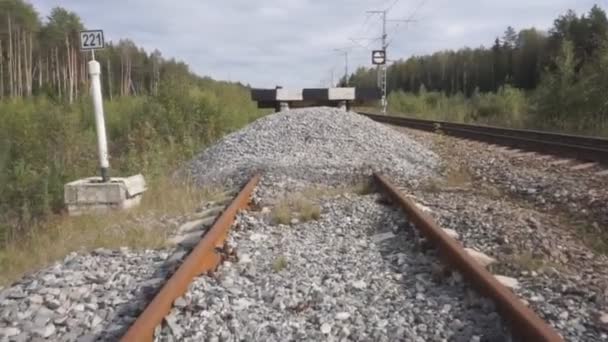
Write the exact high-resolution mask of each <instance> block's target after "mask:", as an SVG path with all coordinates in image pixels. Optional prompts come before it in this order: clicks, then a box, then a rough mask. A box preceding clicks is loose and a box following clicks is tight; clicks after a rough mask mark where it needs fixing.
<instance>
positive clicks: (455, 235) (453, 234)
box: [442, 228, 460, 240]
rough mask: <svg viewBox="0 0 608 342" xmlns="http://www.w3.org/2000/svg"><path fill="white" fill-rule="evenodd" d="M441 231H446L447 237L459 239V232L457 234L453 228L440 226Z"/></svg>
mask: <svg viewBox="0 0 608 342" xmlns="http://www.w3.org/2000/svg"><path fill="white" fill-rule="evenodd" d="M442 230H443V232H444V233H446V234H447V235H448V236H449V237H451V238H453V239H456V240H458V239H460V234H458V232H457V231H455V230H454V229H450V228H442Z"/></svg>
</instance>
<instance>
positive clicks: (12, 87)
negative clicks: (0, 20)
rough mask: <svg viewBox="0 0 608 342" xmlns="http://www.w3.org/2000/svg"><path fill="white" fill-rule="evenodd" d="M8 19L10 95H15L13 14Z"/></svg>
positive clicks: (8, 15)
mask: <svg viewBox="0 0 608 342" xmlns="http://www.w3.org/2000/svg"><path fill="white" fill-rule="evenodd" d="M6 16H7V20H8V85H9V87H10V96H11V97H13V96H15V68H14V63H15V61H14V58H13V25H12V20H11V15H10V14H7V15H6Z"/></svg>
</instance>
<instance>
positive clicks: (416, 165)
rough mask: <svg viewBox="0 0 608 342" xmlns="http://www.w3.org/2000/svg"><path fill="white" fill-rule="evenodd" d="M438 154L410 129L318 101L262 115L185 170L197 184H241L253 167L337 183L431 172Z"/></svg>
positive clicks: (300, 177)
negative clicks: (410, 133)
mask: <svg viewBox="0 0 608 342" xmlns="http://www.w3.org/2000/svg"><path fill="white" fill-rule="evenodd" d="M436 165H437V157H436V156H435V154H433V153H432V152H430V151H429V150H427V149H426V148H424V147H422V146H421V145H419V144H418V143H416V142H415V141H413V140H411V139H409V138H408V137H407V135H404V134H402V133H399V132H396V131H394V130H392V129H390V128H388V127H386V126H384V125H382V124H379V123H377V122H374V121H372V120H370V119H368V118H366V117H363V116H361V115H358V114H356V113H354V112H345V111H342V110H339V109H335V108H327V107H318V108H302V109H295V110H290V111H284V112H280V113H277V114H273V115H269V116H266V117H263V118H261V119H259V120H257V121H255V122H254V123H252V124H250V125H249V126H247V127H245V128H244V129H242V130H240V131H238V132H235V133H232V134H230V135H228V136H226V137H224V138H223V139H222V140H220V141H219V142H218V143H217V144H216V145H214V146H212V147H210V148H209V149H207V150H205V151H203V152H202V153H201V154H200V155H198V156H197V157H196V158H195V159H194V160H193V161H192V162H191V164H190V165H189V167H188V169H187V173H188V174H189V176H191V177H192V178H193V179H194V180H196V181H197V182H198V183H199V184H209V183H225V182H228V183H229V184H230V183H232V184H240V183H242V182H243V181H245V180H246V179H247V177H248V176H249V175H250V174H251V173H252V172H254V171H255V170H259V171H264V172H266V173H270V174H274V175H285V176H288V177H290V178H295V179H299V180H306V181H310V182H314V183H323V184H338V183H343V182H345V181H348V180H352V179H354V178H357V177H359V178H360V177H362V176H369V174H370V173H371V172H372V171H381V172H385V173H387V174H390V175H393V176H399V177H400V178H401V179H413V178H416V177H417V176H420V175H422V174H425V175H428V174H429V173H432V172H431V171H432V170H433V169H434V168H435V166H436Z"/></svg>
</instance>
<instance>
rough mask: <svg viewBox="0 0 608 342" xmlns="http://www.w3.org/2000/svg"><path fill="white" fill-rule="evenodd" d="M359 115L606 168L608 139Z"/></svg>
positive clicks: (369, 114) (383, 121)
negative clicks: (601, 165) (593, 163)
mask: <svg viewBox="0 0 608 342" xmlns="http://www.w3.org/2000/svg"><path fill="white" fill-rule="evenodd" d="M359 114H361V115H365V116H367V117H368V118H370V119H372V120H375V121H378V122H382V123H388V124H392V125H396V126H403V127H410V128H414V129H419V130H424V131H430V132H434V131H437V130H441V131H442V132H443V133H445V134H447V135H452V136H455V137H459V138H466V139H472V140H478V141H483V142H486V143H491V144H497V145H504V146H509V147H513V148H518V149H522V150H528V151H534V152H539V153H543V154H551V155H555V156H559V157H563V158H572V159H578V160H581V161H585V162H595V163H599V164H603V165H608V139H604V138H597V137H585V136H578V135H570V134H559V133H549V132H542V131H534V130H523V129H508V128H500V127H493V126H484V125H469V124H460V123H453V122H446V121H436V120H422V119H414V118H406V117H397V116H387V115H378V114H372V113H362V112H359Z"/></svg>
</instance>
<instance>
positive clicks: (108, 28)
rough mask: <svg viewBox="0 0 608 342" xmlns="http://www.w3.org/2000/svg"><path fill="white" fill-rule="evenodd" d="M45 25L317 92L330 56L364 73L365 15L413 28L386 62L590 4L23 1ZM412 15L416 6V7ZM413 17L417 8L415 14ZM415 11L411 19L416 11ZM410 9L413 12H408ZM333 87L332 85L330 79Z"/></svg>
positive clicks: (392, 31)
mask: <svg viewBox="0 0 608 342" xmlns="http://www.w3.org/2000/svg"><path fill="white" fill-rule="evenodd" d="M32 3H33V4H34V6H35V7H36V8H37V9H38V10H39V11H40V12H41V13H42V15H43V16H46V15H48V13H49V12H50V9H51V8H52V7H54V6H61V7H65V8H67V9H69V10H72V11H74V12H76V13H77V14H79V15H80V17H81V18H82V20H83V22H84V24H85V25H86V26H87V27H90V28H102V29H104V30H105V32H106V36H107V38H108V39H111V40H118V39H121V38H130V39H132V40H133V41H135V42H136V43H137V44H138V45H141V46H143V47H144V48H146V49H147V50H149V51H151V50H153V49H155V48H158V49H159V50H160V51H161V52H162V53H163V55H164V56H169V57H175V58H177V59H181V60H184V61H185V62H186V63H188V64H189V65H190V67H191V69H192V70H193V71H194V72H196V73H199V74H200V75H208V76H211V77H214V78H218V79H230V80H234V81H241V82H244V83H250V84H252V85H254V86H261V87H272V86H274V85H277V84H281V85H284V86H287V87H310V86H319V82H320V81H321V80H323V79H328V75H329V72H330V70H332V69H333V70H334V72H335V74H336V75H340V73H341V72H342V70H343V67H344V64H343V63H344V62H343V61H344V57H343V56H342V55H339V54H338V53H336V52H335V51H333V49H335V48H344V47H347V46H353V48H352V49H351V51H350V53H349V60H350V62H351V65H350V68H351V70H353V69H354V68H355V67H356V66H360V65H369V59H370V57H369V54H370V52H369V50H370V49H372V48H377V47H379V42H378V41H375V42H371V43H370V42H369V41H365V40H361V41H359V43H360V44H361V45H363V46H366V45H368V48H367V49H363V48H361V47H360V46H356V45H355V44H353V43H352V41H350V39H349V38H351V37H357V38H361V37H377V36H379V35H380V28H381V26H380V22H379V16H378V15H369V14H366V13H365V12H366V11H367V10H373V9H382V8H387V7H389V6H391V5H392V4H394V5H393V7H392V8H391V12H390V17H391V18H394V19H400V18H407V17H409V16H410V15H411V14H412V13H413V12H414V11H416V13H415V15H414V16H413V18H414V19H416V22H414V23H410V24H403V23H396V22H391V23H389V25H388V32H389V38H391V46H390V50H389V57H390V58H391V59H400V58H407V57H409V56H411V55H414V54H418V55H419V54H426V53H432V52H434V51H438V50H443V49H456V48H459V47H464V46H470V47H477V46H481V45H485V46H489V45H491V44H492V42H493V41H494V38H495V37H497V36H502V33H503V32H504V30H505V28H506V27H507V26H508V25H511V26H513V27H515V28H516V29H521V28H527V27H531V26H535V27H537V28H540V29H548V28H549V27H550V26H551V25H552V22H553V20H554V19H555V18H556V17H557V16H558V15H560V14H563V13H564V12H565V11H566V10H567V9H569V8H572V9H575V10H577V12H579V13H582V12H586V11H588V10H589V9H590V8H591V6H592V5H593V4H594V2H593V1H588V0H578V1H576V3H574V2H573V1H571V0H569V1H568V0H535V1H523V0H511V1H500V2H498V1H494V0H471V1H466V2H456V1H451V0H427V1H424V0H422V1H421V0H408V1H406V0H401V1H395V0H384V1H377V0H376V1H374V0H336V1H326V0H258V1H250V0H229V1H214V2H211V1H201V0H173V1H168V0H106V1H96V2H93V1H82V0H32ZM419 5H420V6H419ZM418 7H419V8H418ZM417 8H418V9H417ZM416 9H417V10H416ZM336 77H337V76H336Z"/></svg>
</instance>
